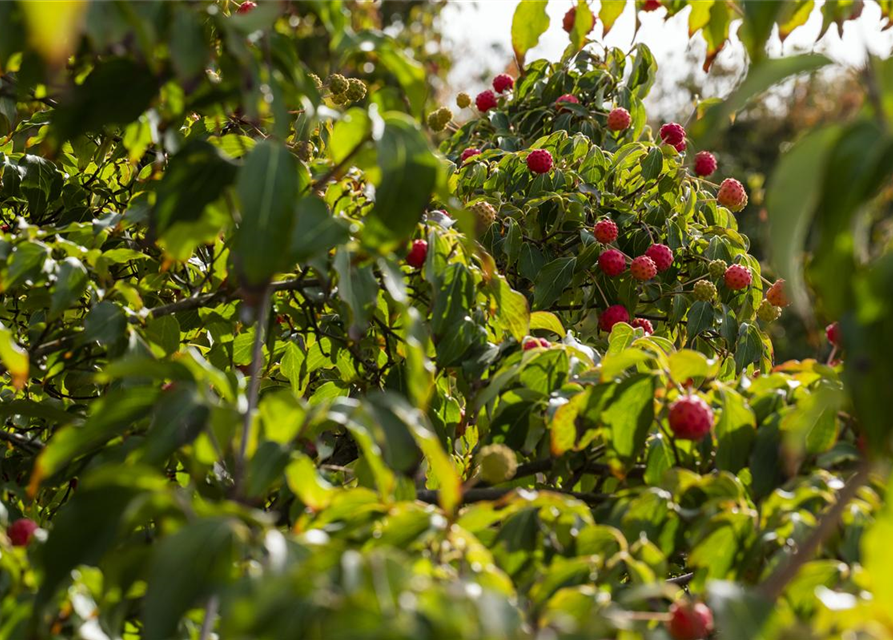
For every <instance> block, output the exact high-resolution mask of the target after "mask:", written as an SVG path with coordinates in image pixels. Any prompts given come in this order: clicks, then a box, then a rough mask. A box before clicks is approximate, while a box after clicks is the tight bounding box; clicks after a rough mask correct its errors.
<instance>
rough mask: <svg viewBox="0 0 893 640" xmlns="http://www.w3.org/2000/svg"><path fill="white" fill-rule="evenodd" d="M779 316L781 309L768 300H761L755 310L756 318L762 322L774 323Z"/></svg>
mask: <svg viewBox="0 0 893 640" xmlns="http://www.w3.org/2000/svg"><path fill="white" fill-rule="evenodd" d="M780 315H781V309H779V308H778V307H776V306H775V305H774V304H772V303H771V302H769V301H768V300H763V301H762V302H761V303H760V306H759V308H758V309H757V317H758V318H759V319H760V320H762V321H763V322H774V321H775V320H778V316H780Z"/></svg>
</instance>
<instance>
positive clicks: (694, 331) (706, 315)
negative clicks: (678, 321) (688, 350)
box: [685, 300, 713, 342]
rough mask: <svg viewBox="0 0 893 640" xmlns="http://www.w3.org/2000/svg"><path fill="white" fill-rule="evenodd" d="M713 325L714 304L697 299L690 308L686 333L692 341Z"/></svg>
mask: <svg viewBox="0 0 893 640" xmlns="http://www.w3.org/2000/svg"><path fill="white" fill-rule="evenodd" d="M712 326H713V305H712V304H710V303H709V302H704V301H703V300H698V301H696V302H695V303H694V304H693V305H691V308H690V309H689V310H688V325H687V326H686V330H685V331H686V335H687V336H688V341H689V342H692V341H693V340H694V339H695V338H696V337H697V336H698V334H699V333H701V332H702V331H704V330H705V329H709V328H710V327H712Z"/></svg>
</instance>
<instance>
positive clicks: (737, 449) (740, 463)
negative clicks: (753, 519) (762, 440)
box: [671, 356, 757, 473]
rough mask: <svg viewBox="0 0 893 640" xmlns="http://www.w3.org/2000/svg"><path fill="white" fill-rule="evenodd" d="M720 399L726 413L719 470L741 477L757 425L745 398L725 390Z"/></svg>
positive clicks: (719, 435) (720, 428)
mask: <svg viewBox="0 0 893 640" xmlns="http://www.w3.org/2000/svg"><path fill="white" fill-rule="evenodd" d="M671 358H672V356H671ZM720 396H721V397H722V412H721V413H720V415H719V420H718V421H717V423H716V427H715V432H716V439H717V441H718V443H719V444H718V445H717V448H716V466H717V468H718V469H720V470H722V471H731V472H732V473H738V472H739V471H740V470H741V469H743V468H744V467H745V466H746V465H747V460H748V458H749V457H750V451H751V449H752V448H753V445H754V440H755V439H756V435H757V433H756V427H757V421H756V417H755V416H754V414H753V411H752V410H751V408H750V407H749V406H748V405H747V402H746V401H745V400H744V398H743V397H742V396H741V394H739V393H738V392H736V391H734V390H733V389H730V388H728V387H723V388H722V391H721V392H720Z"/></svg>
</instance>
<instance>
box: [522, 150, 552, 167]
mask: <svg viewBox="0 0 893 640" xmlns="http://www.w3.org/2000/svg"><path fill="white" fill-rule="evenodd" d="M527 168H528V169H530V171H532V172H533V173H549V171H550V170H551V169H552V154H551V153H549V152H548V151H546V150H545V149H534V150H533V151H531V152H530V153H529V154H528V156H527Z"/></svg>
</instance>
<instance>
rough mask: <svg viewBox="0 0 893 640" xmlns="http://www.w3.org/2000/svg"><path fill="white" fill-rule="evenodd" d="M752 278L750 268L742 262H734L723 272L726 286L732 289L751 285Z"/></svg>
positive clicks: (736, 289)
mask: <svg viewBox="0 0 893 640" xmlns="http://www.w3.org/2000/svg"><path fill="white" fill-rule="evenodd" d="M752 279H753V277H752V276H751V275H750V269H748V268H747V267H745V266H743V265H740V264H733V265H732V266H730V267H729V268H728V269H726V272H725V274H723V280H724V281H725V283H726V286H727V287H728V288H729V289H731V290H732V291H739V290H741V289H745V288H747V287H749V286H750V283H751V280H752Z"/></svg>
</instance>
